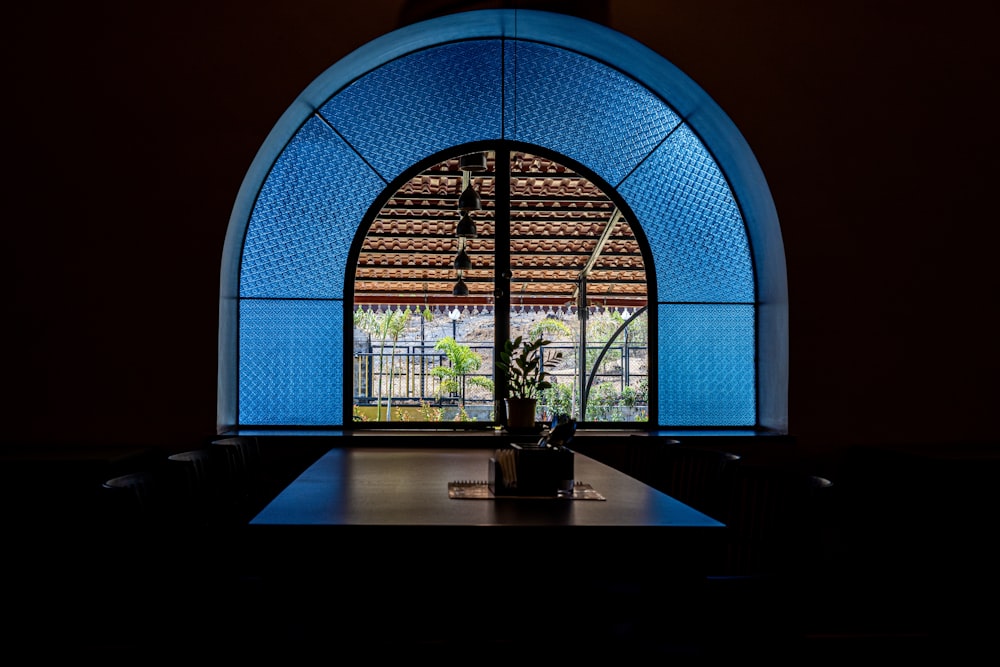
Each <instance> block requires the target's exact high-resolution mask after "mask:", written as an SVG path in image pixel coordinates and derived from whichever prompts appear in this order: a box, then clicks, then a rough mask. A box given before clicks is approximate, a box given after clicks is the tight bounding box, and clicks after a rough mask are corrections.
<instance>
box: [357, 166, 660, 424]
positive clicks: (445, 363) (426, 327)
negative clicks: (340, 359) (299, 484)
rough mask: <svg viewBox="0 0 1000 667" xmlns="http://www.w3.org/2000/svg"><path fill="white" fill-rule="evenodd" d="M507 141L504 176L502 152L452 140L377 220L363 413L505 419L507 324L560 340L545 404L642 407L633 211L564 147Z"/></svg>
mask: <svg viewBox="0 0 1000 667" xmlns="http://www.w3.org/2000/svg"><path fill="white" fill-rule="evenodd" d="M501 155H502V159H501V161H500V167H501V168H502V169H506V173H505V174H502V175H503V176H504V178H497V157H496V154H495V153H493V152H487V153H483V154H473V155H469V156H455V157H454V158H450V159H448V160H445V161H443V162H441V163H439V164H436V165H434V166H432V167H431V168H429V169H427V170H425V171H423V172H421V173H419V174H417V175H415V176H414V177H413V178H411V179H410V180H409V181H408V182H406V183H405V184H404V186H403V187H402V188H400V190H399V191H398V192H396V193H394V195H393V196H392V197H391V198H390V199H389V200H388V201H387V203H386V205H385V206H384V207H383V208H382V210H381V211H379V213H378V215H376V217H375V219H374V220H373V221H372V223H371V225H370V227H369V229H368V232H367V234H366V237H365V240H364V244H363V247H362V250H361V252H360V254H359V258H358V265H357V267H356V271H355V290H354V363H353V375H352V384H353V396H354V419H355V421H364V422H374V423H382V422H411V423H414V424H423V423H439V422H451V423H459V422H463V423H465V424H466V425H468V424H469V423H474V424H476V425H478V424H482V425H483V426H491V425H494V424H496V423H497V421H498V415H497V411H496V408H497V401H496V398H495V391H496V390H495V387H496V377H495V367H494V350H495V347H496V345H497V344H498V340H499V343H501V344H502V342H503V339H504V338H505V337H507V335H508V334H509V337H510V338H512V339H513V338H516V337H517V336H522V337H523V338H525V339H534V338H536V337H538V336H542V337H544V338H545V339H546V340H549V341H551V342H550V343H549V344H548V345H546V347H545V350H544V352H543V354H545V355H555V354H557V353H561V355H562V357H561V361H559V363H558V364H557V365H556V366H555V367H554V368H552V369H551V376H550V379H551V381H552V383H553V387H552V388H551V389H548V390H545V391H544V392H543V394H542V395H541V396H540V397H539V401H538V411H537V413H536V419H537V420H540V421H543V422H544V421H548V420H549V419H551V417H552V416H553V415H554V414H569V415H570V416H572V417H574V418H576V419H578V420H580V421H584V422H644V421H646V419H647V418H648V403H647V400H648V386H649V376H650V373H649V357H648V346H647V331H648V328H647V319H646V313H645V308H646V305H647V276H646V271H645V266H644V263H643V258H642V252H641V250H640V247H639V243H638V241H637V239H636V237H635V236H634V234H633V233H632V229H631V227H630V225H629V223H628V221H627V220H626V219H625V218H624V217H623V216H622V215H621V214H620V212H619V211H618V210H617V208H616V206H615V204H614V203H613V202H612V200H611V199H610V198H609V197H608V196H607V195H606V194H605V193H604V192H603V191H602V190H601V189H600V188H599V187H598V186H597V185H595V184H594V183H593V182H592V181H591V180H589V179H587V178H585V177H584V176H582V175H580V174H578V173H575V172H573V171H572V170H570V169H568V168H567V167H565V166H564V165H562V164H559V163H558V162H557V161H555V160H553V159H550V158H545V157H540V156H537V155H532V154H528V153H523V152H512V153H510V154H509V161H508V154H507V153H501ZM483 158H485V159H483ZM508 175H509V176H508ZM498 198H500V199H501V200H502V201H500V202H499V203H500V204H501V205H500V206H498ZM463 216H467V218H465V219H463ZM498 216H500V220H499V221H498ZM473 228H474V229H473ZM498 248H499V249H500V250H501V252H500V253H499V254H498V253H497V250H498ZM508 249H509V273H508V271H507V269H506V268H505V267H501V266H500V264H503V262H504V261H506V260H507V256H506V255H507V251H508ZM508 280H509V292H508V293H509V307H506V304H507V303H508V302H507V301H506V300H500V303H501V304H503V305H504V306H505V310H504V312H500V313H498V312H497V308H498V299H497V298H496V296H495V294H496V290H497V289H498V286H499V285H505V286H506V285H507V284H508Z"/></svg>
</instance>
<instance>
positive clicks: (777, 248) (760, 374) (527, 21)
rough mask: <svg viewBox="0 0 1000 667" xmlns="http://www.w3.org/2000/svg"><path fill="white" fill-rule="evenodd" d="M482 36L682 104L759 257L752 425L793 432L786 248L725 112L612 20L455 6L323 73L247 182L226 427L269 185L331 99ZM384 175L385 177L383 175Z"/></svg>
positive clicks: (225, 383) (230, 285)
mask: <svg viewBox="0 0 1000 667" xmlns="http://www.w3.org/2000/svg"><path fill="white" fill-rule="evenodd" d="M475 39H497V40H501V41H502V42H504V43H512V44H514V45H516V44H518V43H520V42H525V43H532V44H543V45H547V46H551V47H553V48H556V49H563V50H566V51H567V52H571V53H574V54H579V55H582V56H583V57H584V58H588V59H591V60H593V61H594V62H597V63H600V64H602V65H604V66H607V67H609V68H612V69H613V70H615V71H618V72H621V73H623V74H624V75H625V76H626V77H628V78H629V79H630V80H633V81H635V82H638V83H639V84H640V85H642V86H644V87H645V88H646V89H647V90H649V91H650V92H652V93H653V94H654V95H656V96H658V97H659V98H660V99H661V100H662V101H663V103H664V104H666V105H668V106H669V107H670V108H671V109H673V110H674V111H675V112H676V113H677V115H678V116H679V118H680V119H681V120H682V123H683V125H684V126H685V127H687V128H689V129H690V131H691V132H692V133H693V135H694V136H695V137H696V138H697V139H698V140H699V141H700V142H701V144H702V145H703V146H704V148H705V150H706V151H708V153H709V154H710V156H711V159H712V160H713V161H714V164H715V165H716V166H717V167H718V169H719V170H720V172H721V174H722V176H723V177H724V179H725V181H726V183H727V184H728V187H729V189H730V191H731V193H732V196H733V198H734V200H735V205H736V207H737V208H738V210H739V214H740V216H741V218H742V221H743V224H744V227H745V233H746V241H747V244H748V248H749V253H750V258H751V266H752V278H753V289H754V298H753V311H754V324H753V334H754V363H755V372H756V376H755V379H754V391H755V394H756V396H755V397H754V400H755V412H756V416H755V419H754V421H755V423H754V424H753V428H755V429H764V430H770V431H774V432H778V433H787V388H788V368H787V366H788V363H787V360H788V333H787V331H788V313H787V285H786V276H785V264H784V248H783V243H782V240H781V232H780V227H779V225H778V220H777V214H776V211H775V208H774V204H773V201H772V200H771V197H770V191H769V189H768V187H767V184H766V180H765V179H764V176H763V173H762V172H761V170H760V167H759V165H758V164H757V162H756V159H755V158H754V156H753V153H752V151H751V150H750V148H749V146H748V145H747V144H746V142H745V141H744V139H743V137H742V135H741V134H740V133H739V131H738V130H737V129H736V127H735V126H734V125H733V124H732V122H731V121H730V120H729V119H728V117H727V116H726V115H725V113H724V112H723V111H722V110H721V109H720V108H719V107H718V106H717V105H716V104H715V103H714V102H713V101H712V100H711V99H710V98H709V97H708V96H707V95H706V94H705V93H704V92H703V91H702V90H701V89H700V88H699V87H698V86H697V84H695V83H694V82H693V81H691V80H690V79H689V78H688V77H686V75H684V74H683V73H681V72H680V71H679V70H677V69H676V68H675V67H674V66H673V65H671V64H670V63H669V62H668V61H666V60H665V59H663V58H662V57H661V56H659V55H658V54H656V53H654V52H652V51H650V50H648V49H646V48H645V47H643V46H641V45H640V44H638V43H637V42H635V41H634V40H631V39H630V38H628V37H625V36H624V35H621V34H620V33H617V32H615V31H613V30H610V29H609V28H606V27H604V26H599V25H596V24H593V23H590V22H588V21H584V20H582V19H577V18H574V17H570V16H566V15H561V14H550V13H546V12H538V11H534V10H480V11H474V12H467V13H463V14H454V15H449V16H445V17H441V18H438V19H432V20H430V21H426V22H423V23H420V24H415V25H412V26H408V27H406V28H403V29H400V30H398V31H395V32H393V33H390V34H388V35H385V36H383V37H382V38H379V39H377V40H375V41H373V42H371V43H369V44H368V45H366V46H364V47H362V48H361V49H359V50H357V51H356V52H354V53H352V54H351V55H349V56H348V57H347V58H345V59H343V60H342V61H340V62H339V63H337V64H335V65H334V66H333V67H331V68H330V69H329V70H327V72H325V73H323V74H322V75H321V76H320V77H319V78H317V79H316V81H314V82H313V84H311V85H310V86H309V87H308V88H307V89H306V90H305V91H304V92H303V94H302V95H301V96H300V97H299V98H298V99H297V100H296V101H295V102H294V103H293V104H292V105H291V106H290V107H289V109H288V110H287V111H286V112H285V114H284V115H283V116H282V117H281V119H280V120H279V121H278V123H277V124H276V125H275V127H274V128H273V130H272V132H271V133H270V135H269V136H268V138H267V139H266V141H265V142H264V144H263V145H262V147H261V149H260V151H259V152H258V154H257V156H256V157H255V159H254V161H253V163H252V164H251V166H250V169H249V170H248V173H247V175H246V177H245V179H244V182H243V185H242V186H241V189H240V192H239V194H238V196H237V200H236V203H235V205H234V208H233V213H232V215H231V218H230V226H229V229H228V231H227V236H226V242H225V247H224V250H223V261H222V271H221V280H220V323H219V369H218V370H219V378H218V379H219V389H218V429H219V432H220V433H221V432H229V431H231V430H233V429H237V430H238V429H239V428H240V427H242V426H247V425H248V424H245V423H243V420H241V418H240V401H241V398H240V392H241V384H240V364H241V355H240V341H241V334H240V331H241V329H240V327H241V299H242V298H243V295H242V293H241V267H242V265H243V254H244V243H245V242H246V238H247V232H248V228H249V225H250V219H251V217H252V215H253V212H254V209H255V207H256V205H257V202H258V197H259V196H260V193H261V189H262V187H263V185H264V183H265V182H266V180H267V178H268V176H269V174H270V172H271V170H272V168H273V167H274V165H275V164H276V162H277V161H278V160H279V158H280V157H281V155H282V152H283V151H284V150H285V148H286V147H287V146H288V145H289V143H290V142H291V141H292V140H293V138H294V137H295V136H296V134H297V133H298V132H299V130H300V129H302V127H303V126H304V125H305V124H306V123H307V122H308V121H309V120H310V119H312V118H314V117H316V116H317V112H318V110H320V109H321V108H322V107H323V105H324V104H325V103H326V102H327V101H329V100H330V99H332V98H333V97H334V96H336V95H338V94H339V93H340V92H342V91H343V90H344V89H346V88H347V87H348V86H350V85H351V84H352V83H353V82H355V81H357V80H360V79H361V78H363V77H364V76H365V75H366V74H367V73H370V72H372V71H375V70H376V69H378V68H379V67H381V66H382V65H385V64H387V63H390V62H393V61H396V60H398V59H401V58H404V57H406V56H407V55H409V54H413V53H416V52H419V51H421V50H425V49H433V48H436V47H439V46H441V45H444V44H451V43H456V42H460V41H462V40H475ZM362 157H363V156H362ZM379 177H380V178H382V179H383V183H384V184H385V179H384V177H382V176H379ZM615 190H616V191H617V188H615ZM639 226H640V227H641V225H639ZM355 231H356V230H355ZM658 268H659V267H658V266H657V264H656V263H655V262H654V263H653V264H652V265H651V270H652V271H657V270H658ZM651 319H655V318H651ZM344 324H345V325H346V322H344ZM349 414H350V413H349V412H345V413H343V414H342V415H341V420H340V421H341V424H340V425H341V426H347V425H349V423H350V418H349ZM651 416H652V415H651ZM334 426H336V424H334ZM650 427H651V428H653V429H655V428H666V427H671V424H667V423H661V420H660V415H657V419H656V420H651V422H650Z"/></svg>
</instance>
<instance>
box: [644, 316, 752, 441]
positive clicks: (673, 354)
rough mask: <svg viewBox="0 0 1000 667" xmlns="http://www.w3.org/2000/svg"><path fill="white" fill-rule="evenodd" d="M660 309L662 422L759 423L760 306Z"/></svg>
mask: <svg viewBox="0 0 1000 667" xmlns="http://www.w3.org/2000/svg"><path fill="white" fill-rule="evenodd" d="M657 313H658V326H659V332H658V335H659V350H660V359H659V368H658V369H657V374H658V376H659V379H658V387H659V392H660V398H659V401H660V405H659V421H660V424H663V425H668V426H749V427H752V426H754V425H755V424H756V423H757V405H756V387H757V378H756V365H755V361H754V360H755V355H754V350H755V349H756V345H755V342H754V331H755V323H754V307H753V306H752V305H722V304H711V305H706V304H697V305H695V304H667V305H661V306H658V308H657Z"/></svg>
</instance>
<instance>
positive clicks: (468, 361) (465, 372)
mask: <svg viewBox="0 0 1000 667" xmlns="http://www.w3.org/2000/svg"><path fill="white" fill-rule="evenodd" d="M434 349H435V350H439V351H441V352H444V354H445V356H446V357H448V361H449V362H451V364H450V365H449V366H436V367H435V368H433V369H431V375H433V376H434V377H436V378H438V379H439V380H440V381H441V385H440V387H439V389H438V397H439V398H440V397H441V395H442V394H444V393H458V392H459V391H460V390H461V388H462V380H463V379H464V380H465V381H466V382H468V383H469V384H472V385H475V386H478V387H484V388H486V389H487V390H489V391H493V380H490V379H489V378H487V377H483V376H482V375H470V373H475V372H476V371H478V370H479V369H480V368H481V367H482V365H483V358H482V357H480V356H479V355H478V354H477V353H476V352H474V351H473V350H472V349H471V348H469V347H467V346H465V345H462V344H461V343H458V342H456V341H455V339H454V338H452V337H451V336H446V337H444V338H442V339H441V340H439V341H438V342H437V343H436V344H435V345H434Z"/></svg>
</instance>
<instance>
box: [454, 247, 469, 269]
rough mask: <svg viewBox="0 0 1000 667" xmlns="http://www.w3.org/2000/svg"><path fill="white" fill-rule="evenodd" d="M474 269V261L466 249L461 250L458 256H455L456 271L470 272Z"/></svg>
mask: <svg viewBox="0 0 1000 667" xmlns="http://www.w3.org/2000/svg"><path fill="white" fill-rule="evenodd" d="M471 268H472V259H471V258H470V257H469V254H468V253H467V252H465V248H461V249H459V251H458V254H457V255H455V269H456V270H458V271H468V270H469V269H471Z"/></svg>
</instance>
